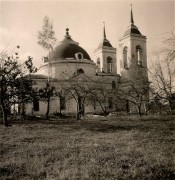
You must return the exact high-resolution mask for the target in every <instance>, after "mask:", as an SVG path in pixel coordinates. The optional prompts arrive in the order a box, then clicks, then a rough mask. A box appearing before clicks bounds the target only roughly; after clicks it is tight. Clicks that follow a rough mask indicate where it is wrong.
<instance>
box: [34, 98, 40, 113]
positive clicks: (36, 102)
mask: <svg viewBox="0 0 175 180" xmlns="http://www.w3.org/2000/svg"><path fill="white" fill-rule="evenodd" d="M33 110H34V111H39V100H38V99H34V100H33Z"/></svg>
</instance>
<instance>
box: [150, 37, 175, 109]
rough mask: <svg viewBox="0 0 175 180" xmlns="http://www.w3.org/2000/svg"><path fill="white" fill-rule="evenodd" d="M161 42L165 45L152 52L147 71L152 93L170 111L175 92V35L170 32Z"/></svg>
mask: <svg viewBox="0 0 175 180" xmlns="http://www.w3.org/2000/svg"><path fill="white" fill-rule="evenodd" d="M163 43H164V44H163V45H164V46H165V47H164V48H163V49H162V50H161V51H159V52H156V53H154V58H153V60H152V62H153V63H152V64H151V66H150V71H149V73H150V79H151V87H152V93H153V94H154V95H156V96H158V97H159V98H160V99H161V100H162V101H163V102H164V103H168V105H169V110H170V111H171V110H172V109H173V95H174V93H175V35H174V34H171V36H170V38H167V39H166V40H164V41H163Z"/></svg>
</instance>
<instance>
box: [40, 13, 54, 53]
mask: <svg viewBox="0 0 175 180" xmlns="http://www.w3.org/2000/svg"><path fill="white" fill-rule="evenodd" d="M56 41H57V39H56V38H55V32H54V30H53V24H52V23H51V21H50V19H49V17H48V16H45V17H44V19H43V26H42V30H41V31H39V32H38V44H39V45H40V46H42V47H43V48H44V49H45V50H46V51H48V52H50V51H51V50H53V47H54V45H55V43H56Z"/></svg>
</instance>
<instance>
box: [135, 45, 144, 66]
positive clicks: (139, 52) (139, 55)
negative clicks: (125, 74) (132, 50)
mask: <svg viewBox="0 0 175 180" xmlns="http://www.w3.org/2000/svg"><path fill="white" fill-rule="evenodd" d="M142 54H143V51H142V48H141V46H140V45H137V46H136V57H137V64H138V65H139V66H142Z"/></svg>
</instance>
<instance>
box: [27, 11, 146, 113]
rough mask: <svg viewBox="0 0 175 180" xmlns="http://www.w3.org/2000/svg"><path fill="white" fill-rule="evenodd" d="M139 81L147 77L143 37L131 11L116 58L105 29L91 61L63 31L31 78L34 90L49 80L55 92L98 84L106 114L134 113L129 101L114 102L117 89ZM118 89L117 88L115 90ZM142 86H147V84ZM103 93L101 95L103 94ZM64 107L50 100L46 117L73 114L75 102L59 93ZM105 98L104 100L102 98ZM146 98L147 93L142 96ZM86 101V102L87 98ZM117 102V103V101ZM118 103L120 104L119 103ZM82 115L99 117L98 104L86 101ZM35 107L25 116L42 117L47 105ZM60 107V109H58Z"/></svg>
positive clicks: (53, 98) (29, 109)
mask: <svg viewBox="0 0 175 180" xmlns="http://www.w3.org/2000/svg"><path fill="white" fill-rule="evenodd" d="M117 61H120V72H117V69H119V68H118V67H117V64H119V63H117ZM138 77H139V78H143V79H144V82H148V74H147V52H146V36H143V35H142V34H141V32H140V31H139V30H138V28H137V27H136V26H135V24H134V20H133V14H132V9H131V21H130V25H129V26H128V28H127V30H126V32H125V33H124V35H123V37H122V38H120V40H119V49H118V54H117V53H116V48H114V47H113V46H112V45H111V43H110V41H109V40H108V39H107V37H106V32H105V27H104V36H103V40H102V42H101V43H100V45H99V46H98V48H97V49H96V50H94V58H93V60H92V59H91V58H90V56H89V55H88V53H87V52H86V51H85V50H84V49H83V48H81V47H80V46H79V44H78V43H77V42H75V41H74V40H73V39H72V38H71V36H70V35H69V29H66V35H65V38H64V39H63V41H61V42H60V44H59V45H58V46H57V47H56V48H55V49H54V50H53V51H51V52H50V53H49V55H48V57H45V58H43V64H42V66H41V67H40V69H39V71H38V72H37V73H36V74H33V80H34V81H35V82H36V85H35V86H36V87H42V86H44V85H45V83H46V82H47V81H48V80H49V82H50V83H51V84H52V85H53V86H55V87H56V88H55V89H56V91H57V92H62V91H64V88H63V84H64V86H66V87H69V86H70V87H69V88H71V85H70V84H72V83H73V82H74V83H73V84H74V86H75V85H76V83H78V85H77V86H79V85H80V84H81V83H82V84H83V83H84V85H85V83H86V85H85V86H86V87H87V86H88V87H97V86H98V83H100V85H101V88H106V89H107V92H108V93H107V95H108V96H107V98H108V100H107V101H106V102H104V103H107V104H106V107H107V108H108V110H109V111H116V110H127V111H134V106H132V105H131V103H128V102H130V99H132V97H128V101H127V102H125V100H126V99H124V98H123V100H122V98H121V99H120V98H116V97H115V96H116V93H117V90H118V89H121V90H122V89H127V86H129V85H131V82H134V81H135V82H136V81H137V80H138ZM119 86H120V87H119ZM146 86H149V84H148V83H147V84H146ZM103 93H104V92H103ZM62 95H63V96H65V97H64V99H65V100H64V105H63V104H62V103H61V101H60V97H59V96H55V97H52V98H51V105H50V113H59V112H60V109H61V108H62V112H65V113H75V112H76V111H77V102H76V99H75V98H71V97H70V95H66V93H64V92H62ZM105 98H106V97H105ZM144 98H145V99H146V98H148V92H147V93H145V94H144ZM87 99H88V98H87ZM117 99H118V100H117ZM120 101H121V102H120ZM84 105H85V106H84V109H83V111H84V112H85V113H88V112H91V113H100V111H102V110H101V107H100V104H99V103H98V102H95V101H94V103H92V101H90V100H89V101H88V102H87V103H85V104H84ZM35 106H36V104H34V103H33V104H28V105H26V113H27V114H38V115H39V114H45V113H46V109H47V103H46V102H44V101H42V100H39V101H38V104H37V107H35ZM61 106H62V107H61Z"/></svg>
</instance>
